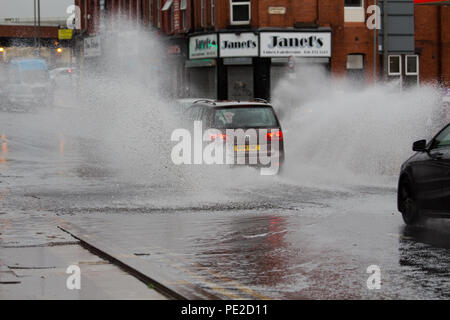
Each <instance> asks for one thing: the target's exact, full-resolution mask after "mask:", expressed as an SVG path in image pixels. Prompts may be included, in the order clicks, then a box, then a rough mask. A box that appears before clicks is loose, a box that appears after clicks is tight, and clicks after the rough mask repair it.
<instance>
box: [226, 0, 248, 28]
mask: <svg viewBox="0 0 450 320" xmlns="http://www.w3.org/2000/svg"><path fill="white" fill-rule="evenodd" d="M230 16H231V24H233V25H245V24H250V19H251V5H250V0H247V1H246V0H230Z"/></svg>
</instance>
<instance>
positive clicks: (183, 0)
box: [180, 0, 187, 30]
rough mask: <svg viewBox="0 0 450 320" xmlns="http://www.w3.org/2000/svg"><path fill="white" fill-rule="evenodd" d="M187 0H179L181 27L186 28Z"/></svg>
mask: <svg viewBox="0 0 450 320" xmlns="http://www.w3.org/2000/svg"><path fill="white" fill-rule="evenodd" d="M186 10H187V0H181V3H180V11H181V28H182V29H183V30H186V27H187V13H186Z"/></svg>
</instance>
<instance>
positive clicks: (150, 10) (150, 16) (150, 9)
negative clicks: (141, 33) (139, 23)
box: [148, 0, 153, 23]
mask: <svg viewBox="0 0 450 320" xmlns="http://www.w3.org/2000/svg"><path fill="white" fill-rule="evenodd" d="M148 22H150V23H151V22H153V0H149V1H148Z"/></svg>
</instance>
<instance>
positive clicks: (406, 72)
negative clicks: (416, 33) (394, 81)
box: [405, 54, 419, 76]
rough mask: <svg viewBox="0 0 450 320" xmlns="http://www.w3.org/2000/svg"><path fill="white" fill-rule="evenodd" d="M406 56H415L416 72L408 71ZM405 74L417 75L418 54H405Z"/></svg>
mask: <svg viewBox="0 0 450 320" xmlns="http://www.w3.org/2000/svg"><path fill="white" fill-rule="evenodd" d="M408 57H415V58H416V72H408ZM405 74H406V75H407V76H418V75H419V56H418V55H417V54H410V55H406V56H405Z"/></svg>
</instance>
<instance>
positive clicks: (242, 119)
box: [185, 99, 284, 172]
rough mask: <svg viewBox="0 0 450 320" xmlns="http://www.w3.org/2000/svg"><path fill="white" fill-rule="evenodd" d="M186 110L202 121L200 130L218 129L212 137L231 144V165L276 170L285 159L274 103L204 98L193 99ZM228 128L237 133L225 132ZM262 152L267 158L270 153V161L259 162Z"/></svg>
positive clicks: (188, 115)
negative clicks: (231, 134)
mask: <svg viewBox="0 0 450 320" xmlns="http://www.w3.org/2000/svg"><path fill="white" fill-rule="evenodd" d="M185 113H186V115H187V118H189V119H190V120H191V121H192V120H194V121H195V120H197V121H202V124H203V130H208V129H217V130H218V131H219V134H217V135H216V136H215V137H213V138H214V139H220V140H224V145H226V146H230V147H231V148H232V150H231V152H230V153H231V154H232V156H233V158H234V159H233V160H232V162H233V164H234V165H247V166H255V167H271V168H274V167H277V172H279V169H281V166H282V163H283V162H284V142H283V131H282V129H281V125H280V122H279V120H278V117H277V115H276V114H275V111H274V109H273V107H272V106H271V105H270V104H269V103H268V102H267V101H265V100H262V99H255V100H252V101H215V100H207V99H205V100H199V101H196V102H194V103H193V104H192V105H191V106H190V107H189V108H188V109H187V110H186V112H185ZM230 129H231V130H232V131H235V132H236V134H237V135H236V136H232V137H230V136H228V132H229V130H230ZM239 129H242V130H239ZM239 132H241V133H242V134H241V133H239ZM250 133H254V134H250ZM231 139H232V140H233V141H231ZM263 153H264V154H263ZM263 155H265V156H266V159H267V157H270V158H271V162H270V163H262V161H261V158H262V156H263ZM224 162H225V161H224ZM227 163H228V162H227Z"/></svg>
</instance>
